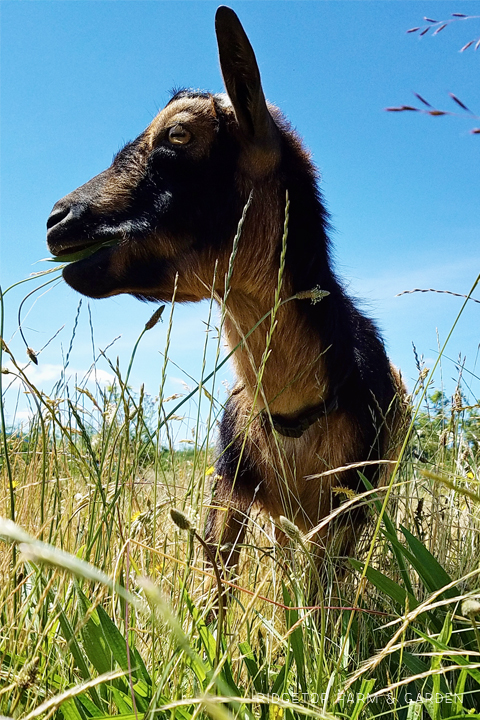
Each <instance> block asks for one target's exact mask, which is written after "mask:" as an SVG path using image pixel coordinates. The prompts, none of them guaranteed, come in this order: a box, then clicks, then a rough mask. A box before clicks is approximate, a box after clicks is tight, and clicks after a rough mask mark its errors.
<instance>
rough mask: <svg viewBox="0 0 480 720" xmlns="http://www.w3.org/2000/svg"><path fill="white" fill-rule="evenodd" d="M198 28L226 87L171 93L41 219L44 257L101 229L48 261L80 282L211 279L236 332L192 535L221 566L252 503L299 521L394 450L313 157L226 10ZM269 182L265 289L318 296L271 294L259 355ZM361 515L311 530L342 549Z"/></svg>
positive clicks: (396, 389)
mask: <svg viewBox="0 0 480 720" xmlns="http://www.w3.org/2000/svg"><path fill="white" fill-rule="evenodd" d="M216 33H217V40H218V48H219V53H220V65H221V71H222V75H223V79H224V83H225V88H226V94H218V95H212V94H210V93H207V92H198V91H190V90H182V91H181V92H177V93H176V94H175V95H174V96H173V97H172V99H171V100H170V102H169V103H168V104H167V105H166V107H165V108H164V109H163V110H162V111H161V112H160V113H159V114H158V115H157V116H156V118H155V119H154V120H153V122H152V123H151V124H150V125H149V126H148V127H147V129H146V130H145V131H144V132H143V133H142V134H141V135H140V136H139V137H138V138H137V139H136V140H134V141H133V142H131V143H129V144H128V145H126V146H125V147H124V148H123V149H122V150H121V151H120V152H119V153H118V154H117V156H116V157H115V159H114V161H113V163H112V165H111V167H109V168H108V169H107V170H105V171H104V172H102V173H100V175H97V176H96V177H94V178H93V179H92V180H90V181H89V182H88V183H86V184H85V185H82V186H81V187H80V188H78V189H77V190H75V191H74V192H72V193H70V194H69V195H67V196H66V197H64V198H63V199H62V200H60V201H59V202H57V204H56V205H55V207H54V208H53V210H52V213H51V215H50V217H49V219H48V224H47V227H48V246H49V248H50V250H51V251H52V253H53V254H54V255H56V256H58V257H59V259H60V260H61V258H62V255H66V254H70V253H72V252H76V251H80V250H83V249H88V248H89V247H93V246H94V245H96V244H98V243H105V245H104V246H102V247H100V249H98V250H96V251H95V252H94V253H93V254H91V255H90V256H89V257H86V258H84V259H82V260H79V261H77V262H73V263H71V264H69V265H67V266H66V267H65V268H64V270H63V275H64V278H65V280H66V282H67V283H68V284H69V285H71V287H72V288H74V289H75V290H78V291H79V292H80V293H83V294H84V295H87V296H89V297H93V298H105V297H109V296H112V295H117V294H119V293H131V294H133V295H135V296H138V297H140V298H143V299H147V300H154V301H155V300H157V301H170V300H171V299H172V293H173V291H174V286H175V284H176V285H177V290H176V300H177V301H180V302H192V301H199V300H202V299H203V298H207V297H209V296H210V294H211V290H212V282H213V281H212V278H213V277H215V278H216V280H215V287H214V288H213V290H214V292H215V294H216V296H217V297H218V298H219V299H220V301H221V302H223V301H225V303H226V319H225V327H224V331H225V335H226V339H227V342H228V345H229V346H230V347H231V348H235V347H237V346H238V348H237V349H236V351H235V353H234V364H235V369H236V374H237V376H238V384H237V386H236V387H235V389H234V390H233V392H232V394H231V396H230V398H229V400H228V402H227V404H226V407H225V412H224V415H223V419H222V421H221V425H220V432H219V435H220V440H219V456H218V461H217V464H216V475H215V487H214V488H213V501H212V507H211V509H210V510H209V515H208V518H207V541H208V542H209V543H211V544H212V545H213V544H215V545H216V546H217V547H220V546H223V547H222V560H223V561H224V562H225V563H226V564H227V565H230V566H231V565H234V564H235V563H236V562H237V560H238V548H237V550H235V545H237V546H238V544H240V543H241V542H242V540H243V538H244V532H245V523H246V521H247V519H248V515H249V512H250V510H251V508H252V506H254V505H255V506H257V507H260V508H262V509H263V510H265V511H266V512H267V513H269V514H270V515H271V516H272V517H273V518H274V519H278V518H279V517H280V516H282V515H283V516H286V517H287V518H289V519H290V520H291V521H293V522H294V523H296V525H297V526H298V527H299V528H301V529H302V530H304V531H310V530H311V529H312V528H314V527H315V526H316V525H317V524H318V523H320V521H321V520H322V519H324V518H325V517H327V516H328V515H329V514H330V513H331V511H332V510H333V509H335V508H336V507H338V505H339V502H340V501H339V493H338V492H337V490H338V487H339V486H340V487H343V488H345V489H346V492H347V494H348V488H350V489H351V490H353V491H358V490H360V489H362V490H363V489H364V487H363V486H362V483H361V480H360V478H359V470H360V471H361V472H363V473H364V475H366V476H367V478H368V479H369V480H370V481H371V482H372V483H374V484H375V483H376V484H378V483H379V482H381V474H382V467H383V468H384V467H385V464H382V463H381V462H379V461H384V460H386V459H388V458H391V457H392V453H394V448H395V445H396V438H395V435H396V434H397V430H398V426H399V424H401V418H402V407H403V402H404V401H403V397H402V396H403V388H402V384H401V381H400V379H399V377H398V375H397V373H396V372H395V371H394V370H393V369H392V367H391V366H390V363H389V361H388V359H387V356H386V354H385V349H384V346H383V343H382V340H381V339H380V337H379V334H378V332H377V330H376V328H375V326H374V324H373V322H372V321H371V320H369V319H368V318H367V317H365V316H364V315H363V314H362V313H361V312H360V311H359V310H358V309H357V308H356V307H355V306H354V304H353V303H352V301H351V300H350V299H349V298H348V297H347V295H346V294H345V292H344V290H343V289H342V286H341V284H340V283H339V281H338V280H337V278H336V277H335V275H334V273H333V271H332V267H331V261H330V257H329V239H328V235H327V231H328V218H327V214H326V211H325V208H324V206H323V204H322V198H321V195H320V192H319V189H318V184H317V171H316V169H315V168H314V167H313V165H312V163H311V161H310V158H309V154H308V152H307V151H306V150H305V149H304V147H303V146H302V143H301V140H300V139H299V137H298V136H297V134H296V133H295V132H294V131H293V130H292V128H291V127H290V126H289V124H288V122H287V121H286V120H285V118H284V117H283V116H282V114H281V113H280V111H279V110H278V109H277V108H276V107H274V106H272V105H270V104H268V103H267V102H266V101H265V97H264V94H263V90H262V85H261V81H260V74H259V70H258V67H257V62H256V59H255V55H254V52H253V50H252V47H251V45H250V43H249V41H248V38H247V36H246V34H245V32H244V30H243V28H242V26H241V24H240V22H239V20H238V18H237V16H236V14H235V13H234V12H233V11H232V10H231V9H229V8H227V7H220V8H219V9H218V11H217V15H216ZM287 192H288V196H289V200H290V209H289V220H288V238H287V242H286V255H285V258H284V266H283V268H284V269H283V276H282V284H281V296H282V298H284V299H286V298H290V297H292V296H297V295H298V294H299V293H305V294H306V295H308V293H306V291H310V290H312V289H314V288H321V290H322V291H324V292H323V293H321V294H322V296H323V299H322V300H321V302H318V303H312V302H311V301H310V300H308V299H300V298H295V299H292V300H291V301H289V302H287V303H284V304H282V305H281V306H280V307H279V308H278V311H277V314H276V327H275V330H274V332H273V335H272V336H271V338H270V339H269V343H270V344H269V348H268V350H269V354H268V358H267V359H266V362H265V356H264V353H265V350H266V342H267V335H268V334H269V330H270V321H269V320H267V321H266V322H265V321H264V322H262V323H260V324H259V325H258V327H257V328H256V329H255V330H254V332H252V333H251V334H249V335H248V333H249V331H250V330H251V329H252V328H254V326H255V325H256V324H257V323H258V322H259V320H260V319H261V318H262V317H263V316H264V315H267V314H268V312H269V310H270V309H271V308H272V306H273V305H274V299H275V292H276V289H277V283H278V277H279V265H280V259H281V254H282V246H283V245H282V237H283V234H284V232H283V229H284V217H285V197H286V194H287ZM250 195H252V199H251V204H250V207H249V208H248V211H247V213H246V216H245V221H244V225H243V229H242V233H241V236H240V239H239V242H238V246H237V249H236V257H235V261H234V265H233V272H232V274H231V277H230V281H229V282H230V285H229V292H228V295H227V296H225V277H226V274H227V271H228V268H229V259H230V256H231V253H232V243H233V239H234V237H235V235H236V230H237V224H238V222H239V218H240V217H241V216H242V211H243V209H244V207H245V205H246V203H247V201H248V199H249V197H250ZM247 335H248V338H247V339H246V340H245V342H244V343H243V344H242V343H241V341H242V339H245V338H246V336H247ZM262 363H264V367H263V368H262V369H263V374H262V377H261V388H260V389H259V388H258V383H259V375H260V373H259V369H260V368H261V366H262ZM362 463H365V465H362ZM350 464H351V465H354V466H355V467H352V468H351V469H345V466H347V468H348V466H349V465H350ZM336 468H338V469H339V470H338V472H337V473H334V472H333V473H332V472H329V471H332V470H335V469H336ZM310 476H316V477H313V478H312V477H310ZM340 495H341V493H340ZM361 522H362V515H361V512H360V511H357V513H356V514H355V515H350V517H349V519H346V518H345V517H343V516H342V514H339V516H338V518H337V520H336V522H335V523H330V525H328V524H327V525H325V526H324V527H323V528H322V530H321V531H320V532H319V533H318V534H317V537H316V540H317V543H318V546H322V547H325V546H328V544H329V543H330V545H331V544H332V541H334V540H338V538H339V537H343V538H344V539H343V541H342V542H340V551H342V552H345V550H346V549H347V548H348V547H349V546H350V545H351V543H352V541H353V538H354V536H355V531H356V530H358V528H359V526H360V525H361ZM345 531H346V532H345ZM335 545H336V543H335ZM232 548H233V549H232ZM319 556H320V557H321V556H322V551H319Z"/></svg>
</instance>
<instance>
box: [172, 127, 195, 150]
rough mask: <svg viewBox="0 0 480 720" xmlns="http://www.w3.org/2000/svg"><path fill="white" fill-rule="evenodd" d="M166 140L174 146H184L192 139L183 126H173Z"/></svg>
mask: <svg viewBox="0 0 480 720" xmlns="http://www.w3.org/2000/svg"><path fill="white" fill-rule="evenodd" d="M168 139H169V141H170V142H171V143H173V144H174V145H186V144H187V143H189V142H190V140H191V139H192V133H191V132H190V131H189V130H187V129H186V128H184V127H183V125H174V126H173V127H172V128H170V130H169V131H168Z"/></svg>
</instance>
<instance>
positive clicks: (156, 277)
mask: <svg viewBox="0 0 480 720" xmlns="http://www.w3.org/2000/svg"><path fill="white" fill-rule="evenodd" d="M216 33H217V40H218V47H219V53H220V65H221V70H222V75H223V78H224V82H225V88H226V91H227V95H211V94H208V93H201V92H194V91H181V92H178V93H176V94H175V95H174V97H173V98H172V99H171V100H170V102H169V103H168V104H167V105H166V107H165V108H164V109H163V110H162V111H161V112H160V113H159V114H158V115H157V117H156V118H155V119H154V120H153V122H152V123H151V124H150V125H149V126H148V127H147V129H146V130H145V131H144V132H143V133H142V134H141V135H140V136H139V137H138V138H137V139H136V140H134V141H133V142H132V143H129V144H128V145H126V147H124V148H123V150H121V151H120V152H119V153H118V154H117V156H116V157H115V159H114V161H113V163H112V165H111V166H110V167H109V168H108V169H107V170H105V171H104V172H102V173H100V175H97V176H96V177H94V178H93V179H92V180H90V181H89V182H88V183H86V184H85V185H82V186H81V187H80V188H78V189H77V190H75V191H74V192H72V193H70V194H69V195H67V196H66V197H64V198H62V199H61V200H60V201H59V202H57V203H56V205H55V206H54V208H53V210H52V213H51V215H50V217H49V219H48V223H47V227H48V234H47V239H48V246H49V248H50V250H51V251H52V253H53V254H54V255H56V256H58V257H59V259H60V260H61V259H62V255H65V256H66V255H69V254H71V253H75V252H78V251H81V250H87V251H88V249H89V248H90V249H92V248H93V247H94V246H98V244H99V243H105V245H103V246H101V247H100V248H99V249H98V250H96V252H94V253H93V254H91V255H90V256H88V257H85V258H83V259H81V260H78V261H76V262H72V263H70V264H69V265H67V266H66V267H65V268H64V271H63V274H64V278H65V280H66V281H67V283H68V284H69V285H71V286H72V287H73V288H74V289H75V290H78V291H79V292H81V293H83V294H85V295H88V296H90V297H96V298H99V297H108V296H111V295H116V294H119V293H132V294H135V295H138V296H141V297H144V298H152V299H159V300H170V299H171V297H172V292H173V288H174V282H175V277H176V275H177V274H178V278H179V279H178V289H177V299H178V300H179V301H190V300H192V301H194V300H199V299H201V298H203V297H205V296H208V294H209V292H210V290H209V285H210V286H211V284H212V276H213V269H214V267H215V263H216V262H217V263H218V265H217V277H218V278H219V289H220V281H221V284H223V277H224V273H225V270H226V267H227V262H228V257H229V254H230V252H231V249H232V239H233V237H234V234H235V230H236V225H237V222H238V220H239V218H240V215H241V212H242V208H243V206H244V204H245V202H246V200H247V198H248V195H249V193H250V190H251V189H252V188H253V189H254V192H255V189H258V193H259V194H262V193H263V194H264V193H265V192H266V190H265V189H266V188H270V190H271V191H272V192H273V195H272V196H271V197H270V199H269V207H270V221H269V224H270V228H269V231H270V232H271V229H272V228H271V226H272V219H271V218H272V217H273V214H275V218H276V219H275V220H274V221H273V222H274V223H275V225H279V223H281V219H282V213H283V202H284V188H281V187H280V184H281V183H280V182H279V180H278V175H279V174H278V173H275V170H276V169H277V167H278V164H279V158H280V147H281V130H280V129H279V127H278V126H277V124H276V123H275V121H274V120H273V118H272V114H271V112H270V111H269V109H268V107H267V104H266V102H265V97H264V94H263V90H262V86H261V82H260V74H259V71H258V66H257V63H256V60H255V55H254V53H253V50H252V47H251V45H250V43H249V41H248V38H247V36H246V34H245V32H244V30H243V28H242V26H241V24H240V22H239V20H238V18H237V16H236V15H235V13H234V12H233V11H232V10H230V9H229V8H226V7H220V8H219V9H218V11H217V15H216ZM271 111H272V112H273V113H275V109H272V108H271ZM272 178H274V179H272ZM254 205H255V203H254ZM252 209H253V208H252ZM277 216H278V217H277ZM257 221H259V218H258V214H257ZM249 222H250V224H252V223H253V222H255V210H254V209H253V215H252V219H250V220H249ZM262 222H263V223H264V224H265V222H266V221H265V219H263V220H262ZM260 224H261V223H260ZM279 226H280V227H281V225H279ZM278 240H279V238H278V235H277V238H276V239H275V241H276V243H278ZM252 244H253V243H252ZM264 250H266V248H262V253H263V252H264ZM244 252H245V256H244V263H249V264H250V272H249V280H248V281H249V282H254V275H255V273H254V271H253V268H252V263H253V265H255V253H257V264H258V246H257V247H255V248H251V249H250V251H249V250H248V248H246V249H245V251H244ZM237 275H238V277H240V273H238V274H237ZM258 282H261V281H260V279H259V280H258Z"/></svg>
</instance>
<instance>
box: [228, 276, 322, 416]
mask: <svg viewBox="0 0 480 720" xmlns="http://www.w3.org/2000/svg"><path fill="white" fill-rule="evenodd" d="M303 302H308V300H306V301H301V302H300V303H299V302H298V301H290V302H287V303H285V304H284V305H283V306H281V307H280V308H279V309H278V311H277V314H276V317H275V320H276V324H275V328H274V330H273V333H272V335H271V339H270V344H269V346H268V348H267V339H268V336H269V332H270V328H271V322H272V321H271V316H268V317H267V318H266V319H265V320H263V322H261V323H260V325H259V326H258V328H257V329H256V330H254V331H253V332H252V334H251V335H249V336H248V337H247V339H246V340H245V342H244V343H243V347H242V346H240V347H239V348H237V350H236V351H235V354H234V362H235V366H236V371H237V375H238V377H239V379H240V380H241V381H243V382H244V384H245V388H246V390H247V392H248V393H249V394H251V396H252V400H253V399H254V398H255V397H256V408H257V409H258V410H261V409H263V408H264V407H265V406H266V405H267V404H268V407H269V409H270V411H271V412H272V414H280V415H295V414H296V413H299V412H301V411H303V410H305V409H306V408H308V407H312V406H314V405H317V404H318V403H319V402H321V401H322V400H324V399H326V397H327V394H328V387H327V383H326V376H325V369H324V363H323V360H322V353H323V352H324V351H325V348H324V347H322V342H321V338H320V337H319V336H313V335H312V331H311V328H309V327H308V326H307V322H306V319H305V317H304V316H303V315H302V313H301V307H302V305H301V303H303ZM226 305H227V315H226V319H225V326H224V329H225V334H226V338H227V342H228V345H229V346H230V348H231V349H233V348H235V347H236V346H237V345H238V344H239V343H240V342H241V341H242V339H244V338H246V336H247V335H248V333H249V331H250V330H251V329H252V328H253V327H254V326H255V325H256V324H257V323H258V322H259V320H260V319H261V318H262V317H263V316H264V315H266V314H267V313H268V312H269V310H271V308H272V306H273V298H272V299H271V301H270V302H269V301H267V300H265V299H259V298H257V297H253V296H251V295H248V294H246V293H243V292H238V291H233V290H232V292H231V293H230V295H229V297H228V299H227V303H226ZM266 350H267V351H268V357H267V359H266V360H265V352H266ZM262 366H263V374H262ZM260 375H261V378H260ZM259 381H260V387H259Z"/></svg>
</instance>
